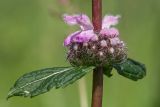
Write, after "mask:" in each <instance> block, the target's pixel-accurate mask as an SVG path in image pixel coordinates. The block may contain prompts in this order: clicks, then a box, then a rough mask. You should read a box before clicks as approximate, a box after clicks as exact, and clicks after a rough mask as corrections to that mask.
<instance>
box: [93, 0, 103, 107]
mask: <svg viewBox="0 0 160 107" xmlns="http://www.w3.org/2000/svg"><path fill="white" fill-rule="evenodd" d="M92 22H93V26H94V32H95V33H98V32H99V31H100V30H101V27H102V0H92ZM102 97H103V68H102V67H97V68H96V69H94V72H93V88H92V105H91V107H102Z"/></svg>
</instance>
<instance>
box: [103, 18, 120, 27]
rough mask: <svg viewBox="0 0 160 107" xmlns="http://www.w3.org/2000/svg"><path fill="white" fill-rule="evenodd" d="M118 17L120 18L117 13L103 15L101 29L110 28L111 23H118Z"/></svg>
mask: <svg viewBox="0 0 160 107" xmlns="http://www.w3.org/2000/svg"><path fill="white" fill-rule="evenodd" d="M119 18H120V16H119V15H117V16H112V15H106V16H104V18H103V21H102V29H104V28H110V27H111V26H112V25H116V24H118V19H119Z"/></svg>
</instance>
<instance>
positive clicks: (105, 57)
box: [63, 14, 127, 66]
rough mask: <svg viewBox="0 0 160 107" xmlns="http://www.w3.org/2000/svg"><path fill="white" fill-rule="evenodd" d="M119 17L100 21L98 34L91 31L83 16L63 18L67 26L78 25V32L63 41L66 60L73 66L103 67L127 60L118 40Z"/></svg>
mask: <svg viewBox="0 0 160 107" xmlns="http://www.w3.org/2000/svg"><path fill="white" fill-rule="evenodd" d="M119 18H120V16H119V15H117V16H112V15H106V16H105V17H104V18H103V20H102V29H101V31H100V32H94V31H93V29H94V28H93V25H92V23H91V21H90V19H89V17H88V16H87V15H85V14H76V15H67V14H65V15H64V16H63V19H64V21H65V22H66V23H67V24H68V25H79V26H80V30H79V31H76V32H74V33H72V34H70V35H69V36H68V37H67V38H66V39H65V41H64V46H66V47H67V48H68V49H69V51H68V53H67V59H68V60H69V62H70V63H71V64H72V65H74V66H81V65H94V66H103V65H111V64H113V63H120V62H122V61H124V60H125V59H126V58H127V54H126V46H125V44H124V42H123V41H121V40H120V39H119V31H118V29H116V28H114V27H113V26H114V25H116V24H118V19H119Z"/></svg>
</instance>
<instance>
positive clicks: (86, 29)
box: [63, 14, 119, 46]
mask: <svg viewBox="0 0 160 107" xmlns="http://www.w3.org/2000/svg"><path fill="white" fill-rule="evenodd" d="M118 18H119V16H105V17H104V19H103V23H102V30H101V31H100V34H101V35H102V36H106V37H112V38H113V37H117V36H118V35H119V32H118V30H117V29H116V28H113V27H111V26H112V25H116V24H117V23H118ZM63 19H64V21H65V22H66V23H67V24H68V25H79V26H80V29H81V30H79V31H76V32H74V33H72V34H70V35H69V36H68V37H67V38H66V39H65V41H64V46H68V45H70V44H71V43H72V42H77V43H84V42H88V41H89V40H96V39H95V38H97V35H96V34H95V33H94V31H93V25H92V23H91V21H90V19H89V17H88V16H87V15H85V14H76V15H67V14H65V15H64V16H63Z"/></svg>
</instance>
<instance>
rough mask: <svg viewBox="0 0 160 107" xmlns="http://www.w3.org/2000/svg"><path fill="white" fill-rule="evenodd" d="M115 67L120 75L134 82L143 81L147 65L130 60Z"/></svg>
mask: <svg viewBox="0 0 160 107" xmlns="http://www.w3.org/2000/svg"><path fill="white" fill-rule="evenodd" d="M113 67H114V68H115V69H116V70H117V72H118V73H119V74H120V75H122V76H124V77H126V78H129V79H131V80H134V81H137V80H138V79H142V78H143V77H144V76H145V75H146V68H145V65H144V64H142V63H140V62H137V61H135V60H133V59H130V58H128V59H127V60H126V61H124V62H123V63H121V64H114V65H113Z"/></svg>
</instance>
